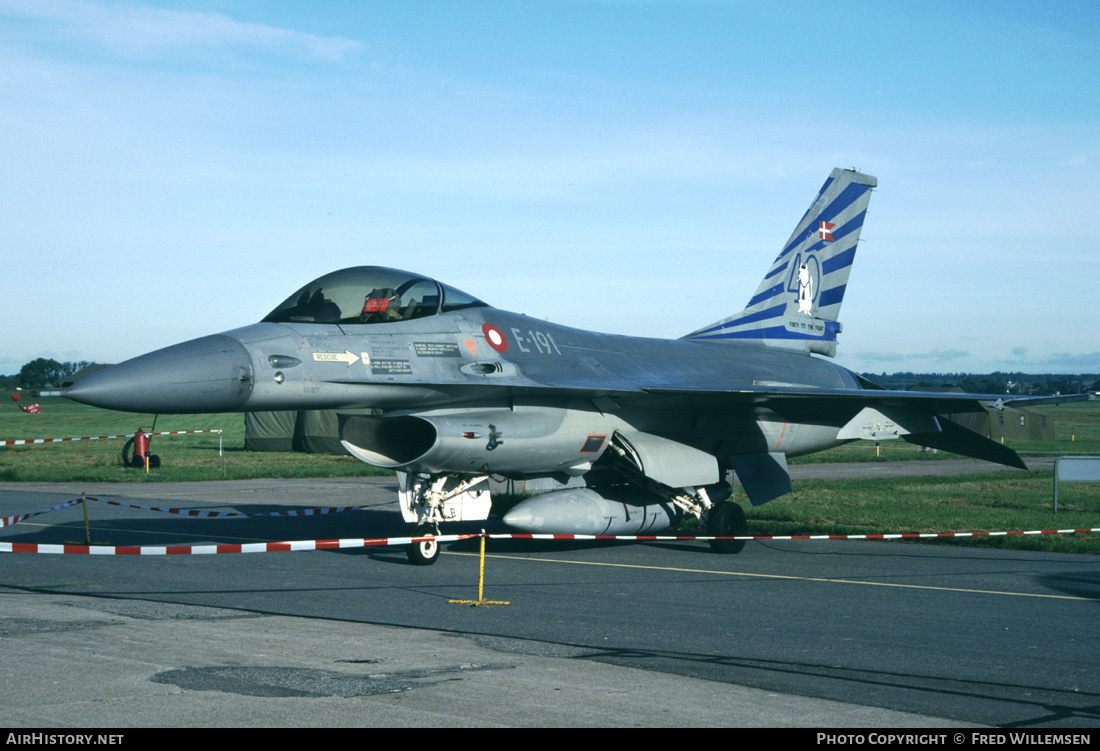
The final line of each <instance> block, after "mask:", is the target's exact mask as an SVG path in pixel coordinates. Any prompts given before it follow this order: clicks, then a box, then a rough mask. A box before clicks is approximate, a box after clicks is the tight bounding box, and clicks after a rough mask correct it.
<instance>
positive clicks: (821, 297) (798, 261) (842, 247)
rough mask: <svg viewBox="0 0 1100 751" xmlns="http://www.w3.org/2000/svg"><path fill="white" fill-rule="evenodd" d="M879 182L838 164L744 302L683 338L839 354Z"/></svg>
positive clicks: (831, 354) (830, 354)
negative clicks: (842, 318) (843, 313)
mask: <svg viewBox="0 0 1100 751" xmlns="http://www.w3.org/2000/svg"><path fill="white" fill-rule="evenodd" d="M877 185H878V180H877V179H876V178H874V177H871V176H870V175H864V174H861V173H859V172H856V171H855V170H844V169H834V170H833V172H832V174H831V175H829V179H828V180H826V181H825V184H824V185H822V186H821V190H820V191H818V194H817V196H816V197H815V198H814V200H813V203H811V204H810V208H809V209H808V210H807V211H806V213H805V214H804V215H803V216H802V219H801V221H799V223H798V225H797V226H796V227H795V230H794V232H793V233H792V234H791V237H790V239H789V240H787V242H786V243H785V244H784V245H783V250H782V251H780V253H779V255H778V256H776V258H775V261H773V262H772V265H771V268H769V269H768V273H767V274H765V275H764V279H763V281H761V282H760V286H759V287H758V288H757V290H756V292H755V293H754V294H753V296H752V297H751V298H750V299H749V304H748V305H747V306H745V309H744V310H742V311H741V312H740V313H737V314H735V315H732V316H730V317H729V318H726V319H723V320H721V321H718V322H717V323H713V324H711V325H710V326H705V327H704V328H701V329H699V330H698V331H693V332H692V333H690V334H688V335H687V336H685V337H683V338H684V339H695V340H706V341H728V342H743V343H751V344H758V345H762V346H766V347H777V348H782V349H790V350H796V351H802V352H807V353H809V352H816V353H819V354H823V355H829V356H830V357H832V356H833V355H835V354H836V335H837V334H838V333H840V329H841V326H840V323H839V322H838V320H837V319H838V316H839V315H840V303H841V302H843V300H844V292H845V290H846V289H847V287H848V275H849V273H851V270H852V264H853V262H854V261H855V256H856V245H857V244H858V243H859V233H860V231H861V230H862V229H863V219H864V217H866V216H867V204H868V203H869V202H870V199H871V189H872V188H874V187H876V186H877Z"/></svg>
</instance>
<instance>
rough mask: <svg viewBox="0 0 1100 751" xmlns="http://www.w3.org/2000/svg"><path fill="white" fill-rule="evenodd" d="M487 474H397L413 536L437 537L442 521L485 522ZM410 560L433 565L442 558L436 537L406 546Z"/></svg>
mask: <svg viewBox="0 0 1100 751" xmlns="http://www.w3.org/2000/svg"><path fill="white" fill-rule="evenodd" d="M488 479H489V478H488V477H487V476H486V475H476V476H460V475H448V474H438V475H427V474H410V473H406V472H398V473H397V481H398V498H399V502H400V505H401V516H402V518H403V519H404V520H405V521H406V522H409V523H410V524H415V525H416V529H415V531H414V532H413V535H412V536H413V537H435V536H436V535H438V534H439V525H440V524H441V523H442V522H452V521H454V522H460V521H481V520H484V519H487V518H489V508H490V503H491V502H490V497H489V487H488V484H487V483H486V481H487V480H488ZM405 554H406V555H407V556H408V557H409V562H411V563H413V564H414V565H416V566H430V565H432V564H433V563H435V562H436V561H437V560H438V559H439V543H438V542H436V541H435V540H425V541H423V542H414V543H411V544H409V545H408V546H406V548H405Z"/></svg>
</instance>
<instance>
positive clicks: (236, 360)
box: [66, 169, 1026, 563]
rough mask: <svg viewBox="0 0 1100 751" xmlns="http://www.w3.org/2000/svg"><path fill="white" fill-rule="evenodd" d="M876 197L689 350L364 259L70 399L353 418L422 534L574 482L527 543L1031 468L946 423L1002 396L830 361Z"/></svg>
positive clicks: (776, 266) (426, 548)
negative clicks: (861, 446)
mask: <svg viewBox="0 0 1100 751" xmlns="http://www.w3.org/2000/svg"><path fill="white" fill-rule="evenodd" d="M876 185H877V181H876V179H875V178H874V177H870V176H869V175H864V174H860V173H859V172H856V171H854V170H841V169H836V170H833V172H832V174H831V175H830V176H829V179H828V180H826V181H825V184H824V185H823V186H822V188H821V190H820V191H819V192H818V193H817V195H816V196H815V198H814V200H813V202H812V203H811V205H810V208H809V209H808V210H807V211H806V213H805V214H804V215H803V217H802V219H801V220H800V221H799V222H798V224H797V226H796V227H795V230H794V233H793V234H792V235H791V237H790V239H789V240H788V241H787V243H786V244H785V245H784V246H783V249H782V250H781V251H780V252H779V255H778V256H776V258H775V260H774V261H773V262H772V264H771V267H770V268H769V269H768V271H767V274H765V276H764V279H763V281H762V282H761V283H760V286H759V288H758V289H757V291H756V293H755V294H753V295H752V297H751V299H750V300H749V303H748V305H747V306H746V307H745V309H744V310H742V311H741V312H739V313H737V314H736V315H733V316H730V317H729V318H726V319H724V320H722V321H718V322H716V323H713V324H711V325H709V326H704V327H703V328H701V329H698V330H697V331H694V332H691V333H689V334H687V335H686V336H683V337H682V338H680V339H676V340H663V339H645V338H636V337H624V336H614V335H608V334H599V333H594V332H590V331H583V330H579V329H574V328H567V327H565V326H558V325H555V324H552V323H546V322H544V321H540V320H535V319H532V318H528V317H527V316H524V315H519V314H516V313H509V312H506V311H503V310H498V309H496V308H493V307H490V306H489V305H487V304H486V303H484V302H482V301H480V300H478V299H476V298H474V297H472V296H470V295H468V294H466V293H465V292H461V291H459V290H457V289H455V288H453V287H450V286H448V285H446V284H443V283H441V282H437V281H435V280H434V279H429V278H427V277H424V276H419V275H417V274H413V273H409V272H406V271H399V270H397V269H391V268H384V267H380V266H360V267H355V268H349V269H344V270H342V271H336V272H334V273H331V274H327V275H325V276H322V277H320V278H319V279H317V280H315V281H312V282H310V283H309V284H307V285H306V286H304V287H302V288H301V289H300V290H298V291H297V292H295V293H294V294H293V295H291V296H290V297H289V298H287V299H286V301H285V302H283V303H282V304H281V305H279V306H278V307H277V308H275V310H273V311H272V312H271V313H270V314H269V315H268V316H267V317H266V318H264V319H263V321H261V322H260V323H256V324H253V325H251V326H245V327H244V328H239V329H234V330H232V331H227V332H225V333H222V334H216V335H213V336H206V337H202V338H200V339H195V340H193V341H189V342H185V343H183V344H177V345H175V346H172V347H167V348H165V349H161V350H158V351H156V352H152V353H150V354H146V355H142V356H140V357H136V358H134V359H132V360H128V361H126V362H124V363H121V364H119V365H115V366H113V367H111V368H108V369H106V370H103V371H100V372H99V373H96V374H94V375H91V376H89V377H87V378H85V379H84V380H82V381H80V382H78V383H76V384H74V385H73V386H72V387H70V388H69V389H68V391H67V392H66V396H68V397H69V398H70V399H74V400H76V401H79V402H84V403H86V404H92V405H95V406H99V407H106V408H108V409H118V410H127V411H133V412H149V413H190V412H237V411H253V410H302V409H326V410H331V409H336V410H340V411H341V418H340V438H341V441H342V442H343V445H344V446H345V447H346V448H347V450H348V452H349V453H350V454H351V455H352V456H355V457H356V458H358V459H361V460H362V461H364V462H367V463H368V464H373V465H375V466H378V467H386V468H391V469H394V470H396V471H397V472H398V477H399V479H400V488H401V491H400V499H401V509H402V513H403V514H404V517H405V519H406V521H409V522H411V523H413V524H415V525H416V532H415V535H416V536H426V535H435V534H439V525H440V524H441V523H443V522H446V521H451V520H476V519H484V518H486V517H487V515H488V513H489V492H488V484H487V479H488V477H489V476H490V475H492V476H496V477H504V478H513V479H528V480H531V479H534V478H542V482H543V483H546V484H550V485H551V486H552V487H556V488H557V489H555V490H551V491H550V492H546V493H543V494H541V495H537V496H534V497H532V498H529V499H527V500H525V501H522V502H520V503H519V504H518V505H516V506H515V507H514V508H512V509H511V510H510V511H509V512H508V513H507V514H506V515H505V516H504V521H505V523H507V524H508V525H510V526H512V527H514V528H518V529H520V530H524V531H528V532H537V533H545V532H553V533H573V534H594V535H616V534H626V535H633V534H647V533H652V532H655V531H659V530H661V529H664V528H667V527H669V526H670V525H673V524H675V523H677V522H678V521H679V520H680V519H681V518H683V517H684V516H686V515H688V514H690V515H693V516H695V517H697V518H699V519H700V520H701V523H702V524H703V525H704V528H705V529H707V530H709V532H710V533H711V534H712V535H715V536H723V537H731V536H736V535H740V534H743V533H744V530H745V515H744V512H743V511H742V510H741V507H740V506H739V505H738V504H736V503H733V502H730V500H729V499H730V497H731V493H732V491H731V486H730V485H729V483H727V482H726V478H727V477H728V472H730V471H731V470H732V471H733V472H734V473H736V475H737V479H738V480H739V482H740V484H741V485H742V486H743V487H744V490H745V494H746V495H747V496H748V499H749V500H750V501H751V502H752V504H753V505H760V504H762V503H766V502H767V501H770V500H772V499H773V498H776V497H778V496H781V495H783V494H784V493H787V492H789V491H790V490H791V481H790V476H789V474H788V472H787V457H789V456H799V455H802V454H808V453H812V452H815V451H821V450H823V449H827V448H831V447H834V446H838V445H840V444H843V443H846V442H849V441H853V440H856V439H860V438H868V439H874V440H884V439H892V438H902V439H904V440H907V441H910V442H912V443H916V444H920V445H923V446H930V447H935V448H939V449H943V450H946V451H951V452H954V453H957V454H963V455H965V456H971V457H976V458H979V459H985V460H988V461H993V462H999V463H1001V464H1006V465H1009V466H1012V467H1019V468H1026V467H1025V466H1024V463H1023V462H1022V461H1021V460H1020V457H1019V456H1018V455H1017V454H1016V453H1015V452H1014V451H1012V450H1011V449H1008V448H1005V447H1004V446H1002V445H1000V444H998V443H995V442H993V441H991V440H989V439H987V438H985V437H984V436H981V435H978V434H977V433H974V432H972V431H970V430H967V429H966V428H964V427H962V426H960V425H958V424H957V423H954V422H952V421H950V420H948V419H946V418H945V417H943V416H942V415H944V414H947V413H960V412H968V411H979V410H981V409H982V408H983V404H985V403H987V402H990V401H992V400H997V399H998V397H997V396H983V395H975V394H938V393H919V392H907V391H888V390H884V389H881V388H879V387H878V386H876V385H875V384H873V383H870V382H869V381H867V380H865V379H863V378H862V377H860V376H858V375H856V374H855V373H853V372H851V371H849V370H846V369H844V368H842V367H839V366H837V365H834V364H833V363H832V362H830V361H828V360H825V359H822V358H820V357H815V356H814V355H825V356H828V357H832V356H833V355H834V354H835V352H836V338H837V334H838V333H840V330H841V326H840V323H839V322H838V314H839V312H840V305H841V302H842V301H843V299H844V293H845V290H846V289H847V283H848V275H849V272H850V271H851V268H852V262H853V261H854V259H855V252H856V244H857V242H858V241H859V235H860V230H861V229H862V227H863V220H864V217H865V215H866V211H867V204H868V201H869V200H870V196H871V190H872V188H874V187H875V186H876ZM662 304H665V305H678V304H690V303H689V301H688V300H676V299H666V300H663V301H662ZM1019 401H1023V400H1017V402H1019ZM1010 403H1011V402H1010V401H1009V400H1002V401H998V402H997V405H998V406H1002V405H1007V404H1010ZM371 409H373V410H377V409H380V410H381V411H382V413H381V414H368V413H367V411H368V410H371ZM742 545H743V543H738V542H736V541H730V540H716V541H714V542H713V543H712V547H713V548H714V549H716V550H718V551H720V552H737V551H738V550H740V548H741V546H742ZM437 555H438V546H437V545H435V544H434V542H433V541H431V540H428V541H425V542H423V543H419V544H414V545H412V546H410V548H409V557H410V559H411V560H413V561H414V562H416V563H431V562H433V561H434V560H435V558H436V556H437Z"/></svg>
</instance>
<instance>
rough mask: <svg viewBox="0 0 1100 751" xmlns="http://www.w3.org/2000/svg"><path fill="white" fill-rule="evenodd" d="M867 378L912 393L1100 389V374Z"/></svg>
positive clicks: (1039, 393) (1040, 392) (906, 374)
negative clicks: (948, 390) (949, 390)
mask: <svg viewBox="0 0 1100 751" xmlns="http://www.w3.org/2000/svg"><path fill="white" fill-rule="evenodd" d="M862 375H863V377H864V378H866V379H867V380H869V381H873V382H874V383H877V384H878V385H879V386H882V387H884V388H888V389H897V390H909V389H927V388H943V387H958V388H961V389H962V390H963V391H966V392H969V393H972V394H1020V395H1032V396H1047V395H1052V394H1081V393H1084V392H1085V391H1090V390H1094V389H1096V388H1098V387H1100V373H1079V374H1065V373H1020V372H1013V373H1005V372H1001V371H999V370H998V371H994V372H992V373H911V372H908V371H906V372H902V373H889V374H887V373H863V374H862Z"/></svg>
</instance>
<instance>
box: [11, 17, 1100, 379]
mask: <svg viewBox="0 0 1100 751" xmlns="http://www.w3.org/2000/svg"><path fill="white" fill-rule="evenodd" d="M991 8H992V9H991ZM1098 81H1100V5H1097V4H1096V3H1095V2H1047V3H1037V4H1036V3H1012V2H1004V3H997V4H995V5H992V6H987V5H986V4H983V3H949V2H941V3H927V2H921V3H916V2H914V3H907V2H889V3H883V2H867V3H861V2H844V3H830V2H814V3H780V2H718V1H714V2H703V1H700V2H689V1H686V0H685V1H682V2H674V1H670V2H640V1H639V2H629V1H625V0H624V1H622V2H615V1H612V0H608V1H605V2H594V1H593V2H580V1H576V2H570V1H569V0H558V1H556V2H545V3H543V2H512V3H494V2H476V3H474V2H471V3H466V2H412V3H404V2H401V3H398V2H393V3H372V2H349V3H316V4H307V3H299V2H265V3H251V2H247V3H246V2H192V3H172V2H155V3H148V2H126V3H118V2H106V1H99V0H86V1H82V2H63V1H61V0H56V1H53V0H27V1H26V2H23V1H21V0H0V248H2V252H3V257H4V269H5V273H4V275H3V277H0V295H2V297H3V299H4V300H5V301H7V305H6V306H5V309H6V311H7V325H6V326H5V328H4V335H3V339H2V340H0V373H11V372H16V371H18V369H19V367H20V366H21V365H22V364H23V363H25V362H27V361H28V360H31V359H33V358H35V357H53V358H55V359H58V360H95V361H100V362H117V361H120V360H122V359H126V358H128V357H131V356H134V355H137V354H141V353H143V352H146V351H149V350H152V349H155V348H159V347H162V346H166V345H168V344H172V343H175V342H177V341H182V340H185V339H190V338H194V337H197V336H201V335H204V334H208V333H214V332H217V331H223V330H226V329H230V328H235V327H237V326H241V325H245V324H248V323H251V322H254V321H256V320H259V319H260V318H261V317H263V316H264V315H265V314H266V313H267V312H268V311H269V310H270V309H272V308H273V307H275V305H277V304H278V303H279V302H281V301H282V300H283V299H284V298H285V297H286V296H288V295H289V294H290V293H291V292H293V291H294V290H295V289H297V288H298V287H299V286H301V285H302V284H304V283H305V282H307V281H309V280H310V279H313V278H315V277H317V276H320V275H322V274H324V273H327V272H329V271H332V270H335V269H338V268H343V267H346V266H354V265H368V264H374V265H383V266H395V267H398V268H403V269H408V270H411V271H417V272H420V273H424V274H427V275H430V276H434V277H437V278H439V279H441V280H443V281H446V282H448V283H450V284H452V285H454V286H456V287H458V288H460V289H464V290H466V291H467V292H470V293H471V294H474V295H476V296H478V297H480V298H482V299H483V300H485V301H486V302H489V303H490V304H493V305H496V306H497V307H501V308H505V309H509V310H516V311H519V312H523V313H527V314H529V315H532V316H537V317H539V318H548V319H550V320H552V321H555V322H558V323H563V324H566V325H573V326H581V327H585V328H593V329H596V330H602V331H609V332H615V333H623V334H635V335H644V336H659V337H677V336H681V335H683V334H685V333H688V332H689V331H692V330H694V329H696V328H699V327H700V326H702V325H704V324H708V323H711V322H713V321H716V320H718V319H721V318H723V317H725V316H727V315H729V314H731V313H733V312H736V311H737V310H740V309H741V308H742V307H744V305H745V303H746V302H747V301H748V298H749V297H750V296H751V294H752V292H753V291H754V290H755V289H756V286H757V283H758V282H759V281H760V278H761V277H762V276H763V274H764V273H765V271H766V270H767V268H768V266H769V265H770V262H771V260H772V259H773V258H774V256H775V254H776V253H777V252H778V250H779V248H780V247H781V245H782V244H783V242H784V241H785V240H786V239H787V237H788V235H789V234H790V232H791V230H792V229H793V227H794V224H795V222H796V221H797V220H798V219H799V217H801V215H802V213H803V212H804V211H805V209H806V207H807V205H808V204H809V201H810V199H811V198H812V197H813V195H814V193H815V192H816V190H817V188H818V187H819V186H820V185H821V183H822V181H823V180H824V178H825V177H826V176H827V175H828V173H829V171H830V170H831V169H832V168H833V167H837V166H840V167H849V166H855V167H858V168H859V169H861V170H862V171H864V172H868V173H870V174H872V175H875V176H877V177H878V179H879V188H878V190H877V191H876V193H875V195H874V196H873V197H872V199H871V207H870V212H869V214H868V218H867V222H866V225H865V227H864V232H863V240H862V242H861V244H860V250H859V256H858V259H857V262H856V265H855V268H854V269H853V271H852V276H851V280H850V285H849V291H848V294H847V296H846V298H845V302H844V308H843V310H842V311H841V321H842V322H843V324H844V332H843V333H842V334H841V336H840V339H839V342H840V344H839V348H838V356H837V361H838V362H839V363H841V364H843V365H846V366H848V367H850V368H853V369H855V370H859V371H872V372H882V371H887V372H893V371H900V370H915V371H947V372H957V371H987V370H994V369H1002V370H1023V371H1030V372H1047V371H1054V372H1097V371H1100V330H1098V329H1100V327H1098V320H1100V316H1098V314H1100V295H1098V293H1097V287H1098V286H1100V285H1098V282H1097V281H1096V277H1097V275H1098V272H1100V263H1098V262H1097V260H1096V251H1097V248H1098V247H1100V240H1098V239H1097V238H1096V237H1095V235H1096V232H1095V230H1094V229H1093V223H1094V221H1093V220H1094V217H1095V216H1096V213H1097V210H1098V208H1100V85H1098Z"/></svg>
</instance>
